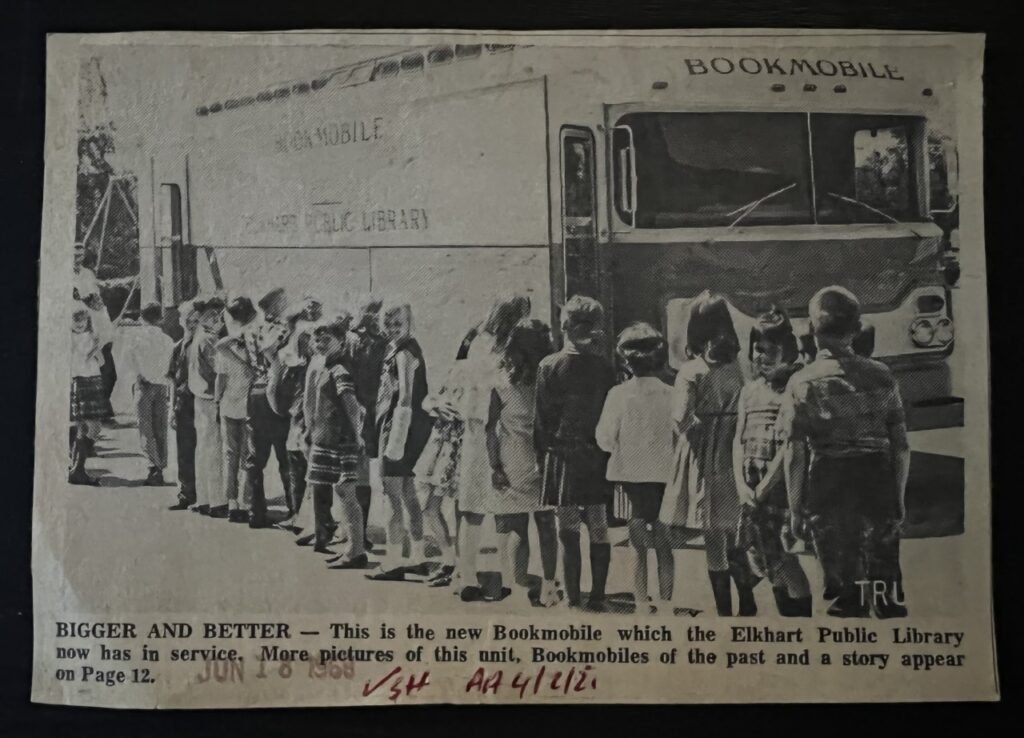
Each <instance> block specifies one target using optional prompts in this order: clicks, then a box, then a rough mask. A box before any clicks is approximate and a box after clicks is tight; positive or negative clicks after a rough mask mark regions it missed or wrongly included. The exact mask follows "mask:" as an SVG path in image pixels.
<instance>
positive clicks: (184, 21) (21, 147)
mask: <svg viewBox="0 0 1024 738" xmlns="http://www.w3.org/2000/svg"><path fill="white" fill-rule="evenodd" d="M0 6H2V9H0V34H2V37H3V43H2V44H0V54H2V57H3V59H2V61H3V63H2V65H0V70H2V77H0V80H2V82H0V85H2V87H0V98H2V103H0V105H2V109H0V126H2V134H0V165H2V169H0V171H2V175H0V182H2V184H3V196H2V199H0V213H2V225H3V227H2V229H0V244H2V262H0V285H2V287H3V289H2V290H0V295H2V299H3V312H2V313H0V315H2V325H3V331H4V335H5V339H6V340H2V341H0V366H2V370H3V383H2V384H0V413H2V414H0V418H2V423H0V636H2V644H0V735H4V736H23V735H33V736H35V735H49V734H68V735H75V736H91V735H103V736H120V735H130V736H155V735H169V736H177V735H189V736H205V735H235V734H245V735H264V734H265V735H294V736H315V735H318V734H321V733H323V734H347V735H381V736H384V735H403V736H410V737H418V736H420V735H426V734H447V735H451V736H453V737H455V736H462V735H470V736H472V735H474V734H481V735H485V736H488V737H489V736H491V735H496V734H499V733H500V734H507V733H511V734H516V735H522V736H524V738H526V736H529V735H535V734H538V733H543V734H549V733H556V734H561V735H567V736H572V738H586V737H587V736H588V735H592V736H601V735H606V734H613V733H620V732H621V733H623V734H625V735H628V736H630V737H631V738H656V737H657V736H661V735H663V734H675V735H686V734H689V735H691V736H692V735H695V734H697V735H701V736H704V735H720V734H732V735H740V736H747V735H758V736H759V735H764V734H774V733H784V734H786V735H789V736H792V738H798V737H799V736H801V735H808V734H812V733H814V734H818V733H834V732H835V731H836V730H837V729H838V730H843V731H851V732H853V731H856V732H858V733H862V734H863V733H866V734H868V735H874V734H891V733H895V732H897V731H899V732H903V731H907V732H913V733H918V732H920V731H922V730H923V729H927V728H928V727H931V726H934V727H935V728H936V729H937V730H941V731H943V732H945V733H949V734H956V733H957V732H960V731H961V730H967V731H971V732H973V731H974V730H978V729H980V728H981V727H982V726H981V723H980V722H979V721H982V720H984V719H985V718H987V717H994V716H995V715H994V710H996V709H999V706H993V705H964V704H959V705H918V706H872V707H856V706H855V707H850V706H846V707H833V706H803V707H799V708H796V707H791V706H757V707H735V706H731V707H693V706H691V707H675V708H670V707H638V708H614V709H609V708H606V707H580V708H568V707H566V708H560V707H556V708H522V707H517V708H504V707H490V708H475V707H459V708H451V707H428V708H419V707H401V708H391V709H388V708H353V709H347V710H339V709H324V710H249V711H224V710H217V711H191V712H190V711H167V712H156V711H152V712H145V711H115V710H101V709H82V708H66V707H51V706H45V705H32V704H30V703H29V701H28V695H29V687H30V681H31V679H30V677H31V664H32V598H31V572H30V533H31V508H32V455H33V437H34V432H35V431H34V425H35V423H34V417H35V408H34V400H35V373H36V331H37V328H38V326H37V317H38V311H37V300H38V285H39V262H38V254H39V232H40V214H41V212H42V194H43V114H44V99H45V36H46V34H47V33H58V32H76V33H83V32H112V31H131V30H210V31H214V30H217V31H233V30H253V31H256V30H267V31H270V30H282V29H288V28H470V29H503V30H506V29H507V30H527V29H531V28H542V29H607V28H731V27H755V28H863V29H872V28H879V29H913V30H932V31H968V32H984V33H987V34H988V39H987V49H986V54H985V80H984V82H985V173H986V174H985V209H986V217H985V226H986V227H985V231H986V243H987V261H988V274H989V295H990V302H989V313H990V346H991V355H992V392H993V401H992V425H993V436H994V438H995V439H997V440H996V441H994V448H993V453H994V460H993V492H992V497H993V508H994V513H993V525H994V558H995V562H996V569H995V572H996V574H995V578H994V586H995V598H996V619H997V620H996V631H997V642H998V645H999V652H1000V658H999V671H1000V679H1001V683H1002V690H1003V699H1004V705H1003V706H1004V707H1010V708H1011V709H1012V707H1013V706H1014V702H1015V701H1016V698H1017V686H1018V680H1019V674H1020V668H1019V665H1018V664H1017V663H1016V662H1015V661H1014V657H1015V656H1016V657H1017V658H1020V654H1021V649H1020V643H1021V639H1020V636H1019V629H1020V627H1021V623H1022V619H1021V617H1020V616H1021V613H1020V607H1021V605H1020V599H1021V598H1020V590H1021V589H1022V586H1024V572H1022V570H1021V566H1020V564H1019V563H1018V562H1020V561H1021V546H1020V544H1019V543H1017V544H1014V542H1013V539H1014V538H1019V536H1018V533H1017V532H1018V530H1019V527H1020V521H1021V520H1024V516H1022V515H1021V514H1020V502H1019V500H1020V496H1021V494H1022V493H1021V480H1020V478H1019V475H1018V471H1019V469H1018V468H1017V466H1016V464H1015V463H1014V462H1013V458H1014V457H1013V455H1011V454H1013V453H1014V452H1016V453H1017V454H1019V453H1020V448H1019V445H1020V444H1019V443H1018V439H1019V437H1020V429H1019V428H1018V427H1017V424H1018V419H1019V417H1020V416H1019V415H1018V412H1019V411H1018V403H1019V399H1018V395H1019V393H1020V392H1021V391H1022V390H1021V386H1022V385H1021V382H1020V380H1019V379H1018V377H1019V372H1020V368H1019V367H1020V364H1019V362H1018V361H1016V359H1017V358H1018V357H1019V356H1020V353H1019V348H1018V347H1019V345H1020V343H1021V340H1022V339H1021V336H1022V331H1021V327H1022V325H1021V318H1020V313H1021V311H1022V309H1024V300H1022V299H1021V297H1020V295H1021V294H1022V293H1024V283H1022V280H1021V273H1022V267H1024V220H1022V218H1021V215H1022V208H1021V204H1022V203H1021V193H1022V192H1024V188H1022V187H1021V177H1022V175H1021V170H1020V169H1019V168H1018V162H1019V159H1020V157H1019V156H1018V151H1019V149H1020V145H1019V143H1018V141H1019V139H1020V138H1021V136H1020V135H1019V131H1020V130H1021V128H1022V127H1021V126H1020V125H1019V124H1018V122H1017V120H1016V119H1015V115H1014V114H1013V113H1012V111H1013V110H1014V109H1015V108H1016V107H1017V105H1016V103H1017V98H1018V97H1019V92H1020V90H1021V89H1022V85H1021V78H1020V76H1019V74H1018V69H1017V67H1018V66H1019V65H1018V64H1017V57H1018V55H1019V54H1020V53H1021V52H1020V48H1021V47H1022V46H1024V36H1021V37H1019V38H1017V37H1015V34H1018V33H1020V32H1021V28H1020V26H1019V25H1016V21H1017V20H1018V17H1017V16H1019V15H1020V14H1019V13H1015V12H1014V11H1013V7H1014V4H1013V3H1009V2H1006V3H995V2H963V1H961V2H940V1H938V0H931V1H928V2H923V1H921V0H913V1H907V0H904V1H902V2H894V1H893V0H888V1H886V0H870V1H868V0H862V1H860V2H839V1H834V0H833V1H825V0H818V1H816V2H802V3H781V2H765V1H764V0H762V1H761V2H757V1H756V0H753V1H752V0H717V1H713V0H707V1H705V2H669V1H663V2H642V3H637V2H632V3H631V2H627V1H626V0H591V1H589V2H565V1H562V2H553V1H551V0H548V1H547V2H527V3H518V4H517V3H501V4H491V3H488V2H486V1H485V0H478V2H476V3H474V4H472V5H470V4H456V3H427V2H418V3H407V4H404V3H399V2H391V1H390V0H376V1H374V2H370V1H368V0H363V1H362V2H341V1H339V0H333V2H315V3H314V2H310V3H300V2H288V1H287V0H274V1H273V2H268V1H266V0H249V1H248V2H244V3H226V2H217V1H216V0H207V2H196V1H193V0H165V1H163V2H156V3H145V2H141V1H140V0H134V1H132V0H128V1H123V0H118V1H115V2H105V3H99V2H92V3H90V2H81V1H79V2H74V1H73V0H64V1H63V2H60V1H57V0H54V1H52V2H51V1H41V2H32V1H31V0H20V1H18V2H10V1H7V2H3V3H0ZM965 247H969V246H968V245H967V244H965ZM1000 438H1005V443H1003V444H999V443H998V439H1000ZM1000 450H1002V453H1001V454H1000ZM44 494H45V493H44ZM72 524H74V523H73V521H72ZM83 524H86V523H85V521H83ZM683 690H685V682H683V683H682V684H680V692H681V693H680V698H681V699H685V692H684V691H683ZM999 711H1000V712H1001V711H1002V710H1001V709H999Z"/></svg>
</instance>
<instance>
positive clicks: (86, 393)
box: [68, 306, 114, 487]
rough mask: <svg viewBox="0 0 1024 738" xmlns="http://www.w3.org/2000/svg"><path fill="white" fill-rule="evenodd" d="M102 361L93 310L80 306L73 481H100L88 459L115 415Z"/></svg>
mask: <svg viewBox="0 0 1024 738" xmlns="http://www.w3.org/2000/svg"><path fill="white" fill-rule="evenodd" d="M102 364H103V347H102V346H100V339H99V337H98V336H97V335H96V333H95V332H94V331H93V329H92V318H91V315H90V311H89V309H88V308H86V307H84V306H79V307H76V308H75V309H74V310H73V311H72V313H71V413H70V416H71V417H70V419H71V425H72V426H73V427H74V429H75V442H74V445H73V447H72V453H71V466H70V468H69V470H68V481H69V482H70V483H71V484H84V485H89V486H92V487H95V486H98V485H99V481H98V480H96V479H95V478H93V477H91V476H89V474H88V473H86V471H85V462H86V459H88V458H89V457H90V456H91V455H92V451H93V445H94V444H95V443H96V439H97V438H99V435H100V428H101V421H103V420H104V419H106V418H110V417H113V415H114V412H113V410H112V409H111V407H110V400H109V398H108V397H107V393H106V390H105V388H104V384H103V376H102V374H101V372H100V367H101V366H102Z"/></svg>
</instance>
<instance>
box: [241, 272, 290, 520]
mask: <svg viewBox="0 0 1024 738" xmlns="http://www.w3.org/2000/svg"><path fill="white" fill-rule="evenodd" d="M257 307H259V309H260V311H261V312H262V313H263V318H262V320H254V321H252V322H251V323H250V324H249V326H248V327H247V328H246V330H244V331H242V338H243V341H244V343H245V353H246V357H247V361H248V362H249V366H250V367H251V368H252V370H253V377H252V383H251V384H250V387H249V401H248V408H247V410H248V435H247V444H246V450H245V461H244V467H245V499H246V500H248V501H249V527H250V528H266V527H267V526H268V525H269V523H268V520H267V498H266V491H265V489H264V478H263V472H264V470H265V469H266V466H267V462H268V461H269V460H270V452H271V451H273V452H274V456H275V457H276V458H277V471H278V475H279V476H280V479H281V487H282V488H283V489H288V450H287V448H286V442H287V440H288V419H287V418H284V417H281V416H280V415H278V414H277V413H275V412H274V411H273V410H271V409H270V402H269V401H268V400H267V375H268V373H269V370H270V358H271V357H272V356H273V355H274V354H276V353H277V352H278V351H280V350H281V349H282V348H283V347H284V344H285V342H286V341H287V340H288V327H287V325H286V324H285V323H284V322H283V321H282V320H281V318H282V316H283V314H284V312H285V310H286V309H287V308H288V302H287V293H286V292H285V290H284V289H283V288H281V287H276V288H274V289H272V290H270V291H269V292H268V293H267V294H265V295H264V296H263V297H262V298H260V300H259V302H258V303H257ZM289 514H291V511H290V510H289Z"/></svg>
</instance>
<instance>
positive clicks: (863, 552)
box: [808, 454, 903, 606]
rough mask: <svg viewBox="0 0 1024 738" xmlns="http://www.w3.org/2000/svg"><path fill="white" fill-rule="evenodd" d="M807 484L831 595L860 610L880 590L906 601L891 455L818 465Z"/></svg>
mask: <svg viewBox="0 0 1024 738" xmlns="http://www.w3.org/2000/svg"><path fill="white" fill-rule="evenodd" d="M808 481H809V487H810V496H809V502H808V507H809V510H808V513H809V514H808V523H809V525H810V531H811V537H812V539H813V541H814V548H815V551H816V552H817V555H818V561H819V562H820V563H821V568H822V571H823V573H824V576H825V586H826V589H827V590H829V591H830V592H831V593H833V594H836V595H838V597H839V598H840V599H842V600H843V601H844V602H849V603H851V604H855V605H860V606H867V605H869V604H871V598H872V596H873V593H874V592H878V591H880V590H881V589H884V590H885V591H887V592H888V593H889V597H892V596H895V597H896V598H897V599H899V600H900V601H902V599H903V592H902V590H903V585H902V573H901V571H900V564H899V543H900V534H899V530H898V528H897V525H896V519H897V516H898V514H899V513H898V498H897V495H898V491H897V490H896V478H895V474H894V473H893V469H892V462H891V460H890V458H889V456H888V454H866V455H863V456H850V457H838V458H828V457H825V458H819V459H816V460H815V461H814V463H812V465H811V473H810V478H809V480H808ZM876 582H877V583H878V584H876Z"/></svg>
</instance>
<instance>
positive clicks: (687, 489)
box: [660, 293, 757, 615]
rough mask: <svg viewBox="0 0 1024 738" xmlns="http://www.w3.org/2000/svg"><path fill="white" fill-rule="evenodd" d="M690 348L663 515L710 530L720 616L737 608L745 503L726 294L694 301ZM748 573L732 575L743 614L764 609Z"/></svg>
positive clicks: (678, 397) (677, 402) (738, 384)
mask: <svg viewBox="0 0 1024 738" xmlns="http://www.w3.org/2000/svg"><path fill="white" fill-rule="evenodd" d="M686 348H687V353H688V355H689V356H690V357H691V358H690V360H689V361H687V362H685V363H684V364H683V365H682V366H681V367H679V372H678V374H677V375H676V381H675V387H674V389H673V397H672V420H673V421H674V423H675V426H676V431H677V432H678V434H679V439H678V441H677V442H676V449H675V464H674V469H673V472H672V475H671V477H670V482H669V484H668V486H667V487H666V490H665V499H664V502H663V504H662V508H661V515H660V519H661V521H662V522H663V523H665V524H666V525H675V526H685V527H687V528H690V529H696V530H699V531H702V532H703V534H704V548H705V553H706V555H707V566H708V577H709V578H710V580H711V590H712V592H713V593H714V598H715V608H716V609H717V611H718V614H719V615H732V591H731V585H730V576H731V575H730V554H732V553H733V549H734V547H735V533H736V528H737V524H738V522H739V510H740V505H739V497H738V496H737V492H736V479H735V477H734V476H733V467H732V444H733V439H734V438H735V437H736V404H737V401H738V400H739V394H740V390H741V389H742V388H743V375H742V374H741V372H740V368H739V364H738V363H737V361H736V357H737V355H738V354H739V340H738V339H737V338H736V329H735V328H734V327H733V323H732V318H731V317H730V315H729V306H728V304H727V303H726V302H725V300H724V299H723V298H721V297H719V296H716V295H711V294H709V293H704V294H703V295H701V296H700V297H698V298H697V299H695V300H694V302H693V304H692V306H691V308H690V319H689V323H688V325H687V334H686ZM746 574H747V575H748V574H749V572H746ZM747 575H745V573H744V572H743V571H741V570H740V567H735V570H734V571H733V574H732V576H733V577H734V578H735V580H736V587H737V590H738V592H739V614H740V615H754V614H756V612H757V607H756V605H755V602H754V590H753V585H752V583H751V582H750V581H749V577H748V576H747Z"/></svg>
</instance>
